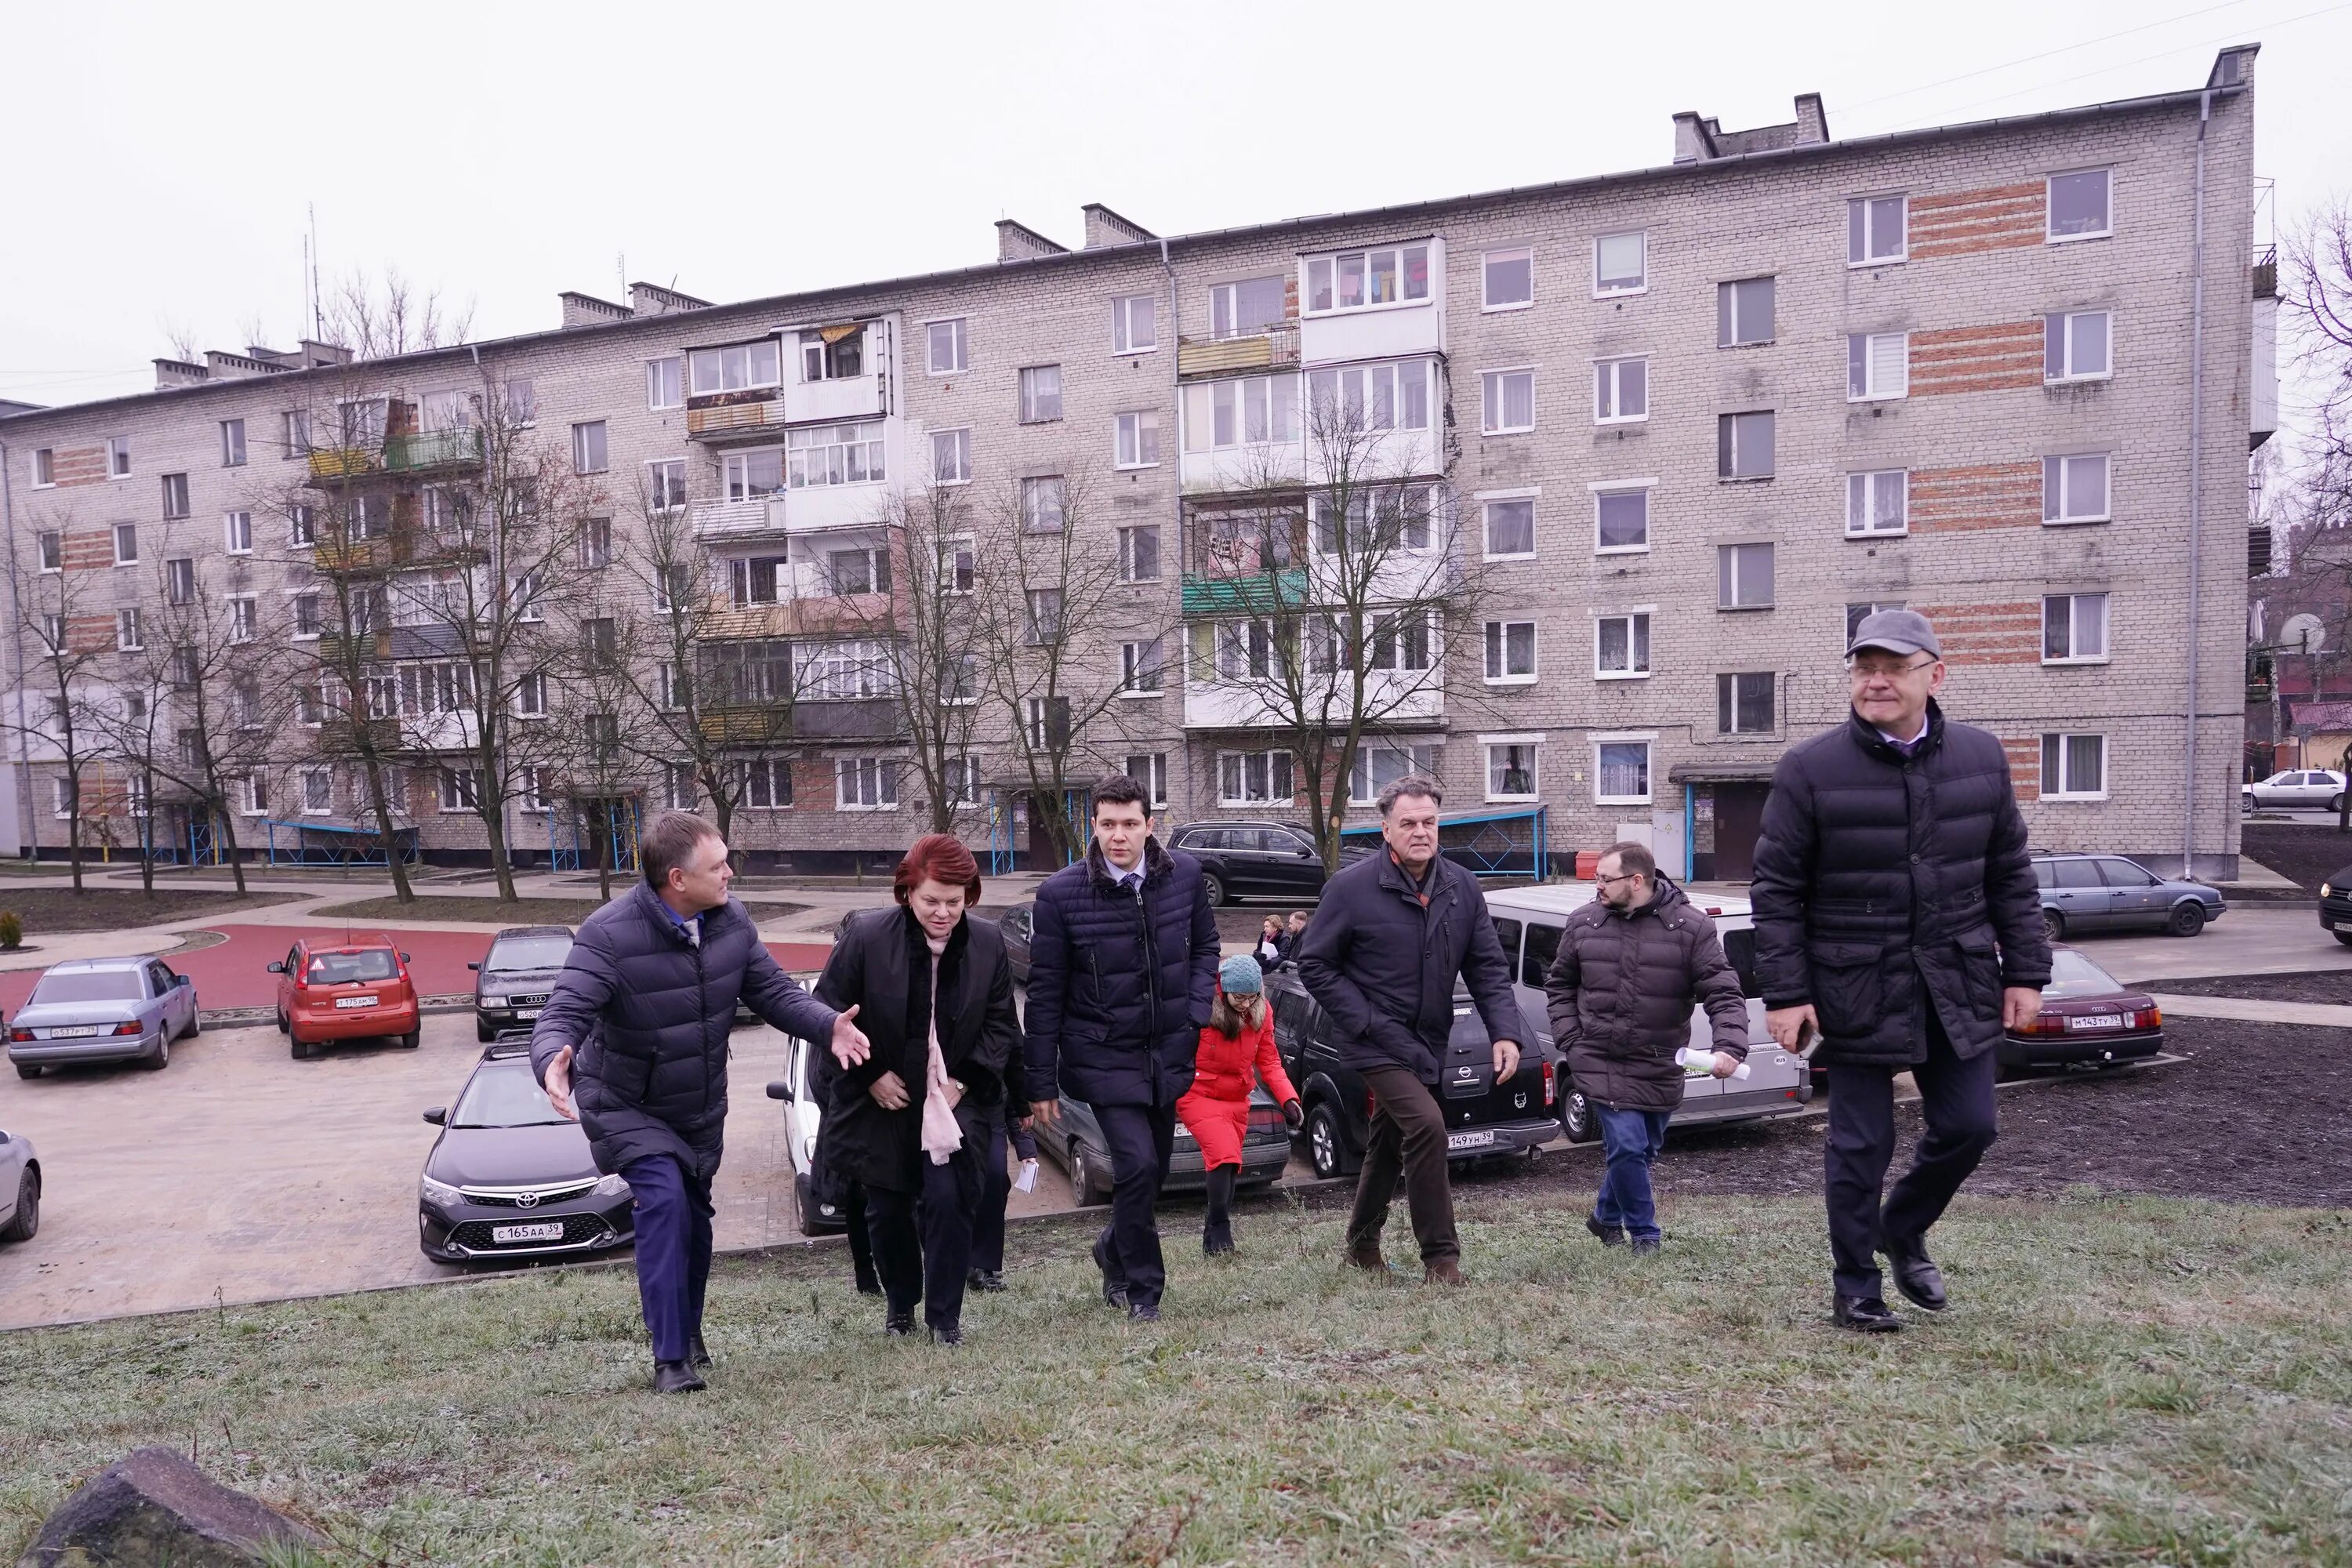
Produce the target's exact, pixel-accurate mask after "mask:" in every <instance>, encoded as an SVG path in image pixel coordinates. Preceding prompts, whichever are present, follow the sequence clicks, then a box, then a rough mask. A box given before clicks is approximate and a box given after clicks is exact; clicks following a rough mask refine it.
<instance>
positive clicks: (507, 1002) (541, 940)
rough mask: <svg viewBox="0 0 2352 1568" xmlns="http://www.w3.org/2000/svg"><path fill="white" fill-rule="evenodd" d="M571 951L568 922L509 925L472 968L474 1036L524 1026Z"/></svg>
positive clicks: (490, 1035)
mask: <svg viewBox="0 0 2352 1568" xmlns="http://www.w3.org/2000/svg"><path fill="white" fill-rule="evenodd" d="M571 952H572V928H571V927H570V926H509V927H508V928H507V929H506V930H505V931H500V932H499V934H498V935H496V936H494V937H492V938H491V939H490V951H489V952H488V953H486V954H484V955H483V957H482V961H481V962H480V963H469V964H467V965H466V967H467V968H468V969H470V970H472V971H473V972H474V1037H475V1038H476V1039H478V1040H494V1039H496V1038H498V1037H499V1030H501V1029H528V1028H530V1026H531V1025H533V1024H535V1023H537V1022H538V1021H539V1010H540V1009H541V1007H544V1006H546V1005H547V999H548V997H549V996H550V995H551V994H553V993H554V990H555V977H556V976H557V975H558V974H561V973H563V960H564V959H565V957H566V956H568V955H569V954H570V953H571Z"/></svg>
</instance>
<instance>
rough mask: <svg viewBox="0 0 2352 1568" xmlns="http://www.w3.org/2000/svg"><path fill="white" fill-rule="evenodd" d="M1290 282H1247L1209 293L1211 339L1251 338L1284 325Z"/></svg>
mask: <svg viewBox="0 0 2352 1568" xmlns="http://www.w3.org/2000/svg"><path fill="white" fill-rule="evenodd" d="M1287 282H1288V280H1287V279H1282V278H1247V279H1243V280H1242V281H1240V282H1238V283H1220V284H1218V285H1216V286H1215V287H1214V288H1213V289H1210V290H1209V335H1210V336H1212V337H1217V338H1240V337H1248V336H1251V335H1253V334H1255V333H1258V332H1262V331H1265V330H1266V329H1267V328H1268V327H1272V326H1278V325H1280V324H1281V322H1282V321H1283V319H1284V318H1285V316H1286V314H1287V313H1288V312H1287V310H1286V300H1285V295H1286V292H1287Z"/></svg>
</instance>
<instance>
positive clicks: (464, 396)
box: [424, 386, 477, 430]
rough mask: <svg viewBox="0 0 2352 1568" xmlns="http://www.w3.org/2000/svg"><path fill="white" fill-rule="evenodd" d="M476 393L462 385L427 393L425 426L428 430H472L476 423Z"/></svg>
mask: <svg viewBox="0 0 2352 1568" xmlns="http://www.w3.org/2000/svg"><path fill="white" fill-rule="evenodd" d="M476 402H477V399H476V395H475V394H473V393H471V392H468V391H467V390H466V388H464V387H462V386H452V387H445V388H443V389H442V390H441V391H438V392H428V393H426V394H425V405H424V416H425V428H426V429H427V430H471V429H472V428H473V427H474V424H475V414H476Z"/></svg>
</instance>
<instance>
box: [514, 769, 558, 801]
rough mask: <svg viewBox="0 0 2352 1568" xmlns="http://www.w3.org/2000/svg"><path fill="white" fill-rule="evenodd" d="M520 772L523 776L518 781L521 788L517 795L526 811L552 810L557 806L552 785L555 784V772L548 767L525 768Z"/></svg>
mask: <svg viewBox="0 0 2352 1568" xmlns="http://www.w3.org/2000/svg"><path fill="white" fill-rule="evenodd" d="M518 771H519V772H520V773H521V775H522V776H521V777H520V779H519V780H518V781H517V783H518V784H519V785H520V788H519V789H518V790H517V791H516V794H517V795H519V796H520V805H521V806H522V808H523V809H524V810H525V811H549V810H552V809H553V808H554V805H555V801H554V799H553V796H554V793H555V792H554V791H553V789H551V787H550V785H551V784H552V783H553V776H552V775H553V774H554V772H555V770H554V769H553V768H547V767H530V766H525V767H523V768H521V769H520V770H518Z"/></svg>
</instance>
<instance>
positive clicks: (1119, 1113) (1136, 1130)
mask: <svg viewBox="0 0 2352 1568" xmlns="http://www.w3.org/2000/svg"><path fill="white" fill-rule="evenodd" d="M1095 1121H1096V1124H1097V1125H1098V1126H1099V1127H1101V1128H1102V1135H1103V1142H1104V1144H1105V1145H1106V1146H1107V1147H1108V1149H1109V1151H1110V1223H1109V1224H1108V1225H1107V1226H1103V1228H1102V1234H1101V1235H1100V1236H1099V1237H1097V1238H1096V1243H1095V1245H1096V1247H1097V1248H1098V1249H1099V1250H1098V1256H1101V1257H1104V1258H1108V1259H1109V1260H1110V1265H1111V1268H1112V1269H1113V1270H1115V1271H1116V1272H1115V1273H1111V1274H1110V1275H1109V1279H1110V1283H1111V1284H1112V1285H1114V1286H1119V1285H1124V1286H1125V1287H1126V1289H1127V1300H1128V1305H1129V1306H1130V1307H1150V1306H1157V1305H1159V1303H1160V1292H1161V1291H1162V1290H1164V1289H1167V1286H1168V1269H1167V1266H1166V1265H1165V1264H1164V1263H1163V1262H1162V1261H1161V1259H1160V1227H1159V1224H1158V1221H1157V1219H1156V1217H1155V1215H1154V1214H1153V1210H1154V1208H1155V1207H1156V1205H1158V1204H1159V1202H1160V1184H1161V1183H1163V1182H1165V1181H1166V1180H1167V1179H1168V1157H1169V1155H1171V1153H1173V1152H1175V1148H1176V1108H1175V1107H1174V1106H1172V1105H1168V1106H1158V1105H1097V1106H1096V1107H1095Z"/></svg>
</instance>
